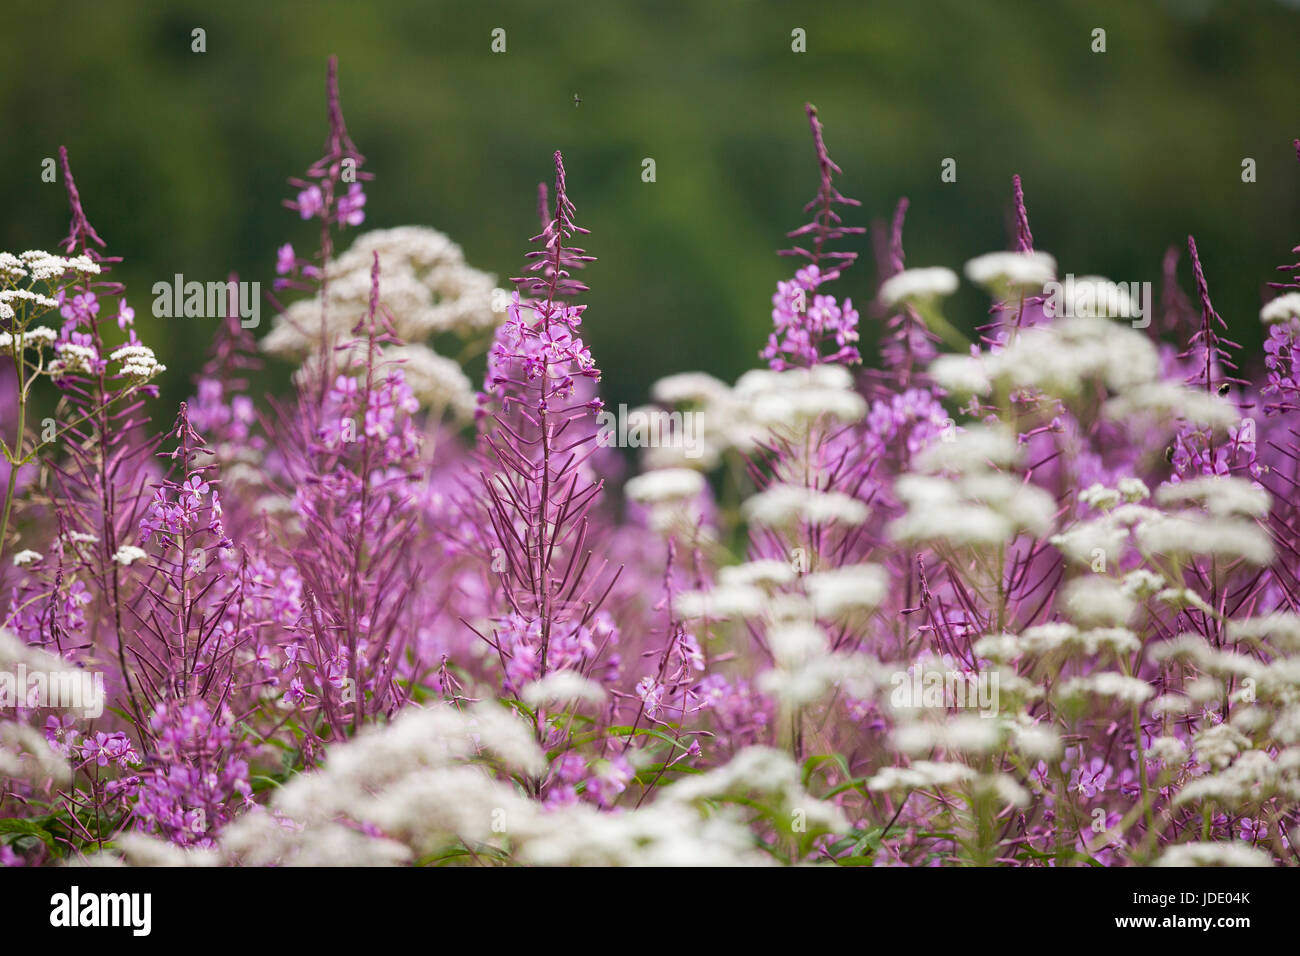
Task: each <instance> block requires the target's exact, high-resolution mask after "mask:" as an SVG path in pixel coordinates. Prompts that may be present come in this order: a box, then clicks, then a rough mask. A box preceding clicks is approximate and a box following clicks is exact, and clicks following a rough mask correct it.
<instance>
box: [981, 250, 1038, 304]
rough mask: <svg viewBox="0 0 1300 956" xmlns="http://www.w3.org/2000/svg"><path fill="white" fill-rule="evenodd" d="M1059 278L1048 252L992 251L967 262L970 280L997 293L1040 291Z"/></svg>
mask: <svg viewBox="0 0 1300 956" xmlns="http://www.w3.org/2000/svg"><path fill="white" fill-rule="evenodd" d="M1055 276H1056V260H1055V259H1053V258H1052V257H1051V256H1050V255H1048V254H1047V253H1046V252H990V253H988V254H987V255H983V256H978V257H976V258H974V259H971V260H970V261H969V262H967V263H966V277H967V278H968V279H970V280H971V282H974V283H975V284H977V285H982V286H985V287H987V288H989V289H991V290H993V291H994V292H995V293H998V294H1006V293H1012V292H1014V293H1019V292H1030V293H1032V292H1038V291H1040V290H1041V289H1042V288H1043V286H1044V285H1046V284H1047V283H1049V282H1051V281H1052V279H1053V278H1055Z"/></svg>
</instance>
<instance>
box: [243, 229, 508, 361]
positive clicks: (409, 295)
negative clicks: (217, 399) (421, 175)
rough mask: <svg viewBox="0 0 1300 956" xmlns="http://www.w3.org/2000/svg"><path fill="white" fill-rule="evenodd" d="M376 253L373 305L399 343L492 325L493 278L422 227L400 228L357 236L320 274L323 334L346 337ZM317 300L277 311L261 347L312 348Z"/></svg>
mask: <svg viewBox="0 0 1300 956" xmlns="http://www.w3.org/2000/svg"><path fill="white" fill-rule="evenodd" d="M375 253H378V254H379V270H380V272H379V275H380V280H379V281H380V297H379V301H380V305H381V306H382V307H383V308H385V309H387V310H388V312H389V314H391V316H392V318H393V323H394V327H395V329H396V331H397V334H398V336H400V337H401V338H402V339H403V340H404V341H406V342H410V343H418V342H422V341H424V340H425V339H427V338H429V337H431V336H434V335H438V334H441V333H445V332H453V333H456V334H459V335H470V334H474V333H477V332H482V331H486V330H490V329H492V328H495V327H496V325H497V324H498V323H499V322H500V320H501V318H502V316H503V315H504V310H502V312H501V313H497V312H494V311H493V308H492V307H493V304H494V301H493V300H494V298H497V299H500V300H501V301H504V299H503V298H502V296H501V295H500V294H496V295H494V293H499V290H496V288H495V279H494V277H493V276H491V275H489V274H487V273H484V272H480V271H479V270H477V269H474V268H472V267H471V266H470V265H469V264H468V263H466V262H465V255H464V253H463V252H462V251H461V248H460V246H458V245H457V244H456V243H454V242H452V241H451V239H449V238H448V237H447V236H445V235H443V234H442V233H441V232H438V231H437V230H436V229H430V228H427V227H424V226H399V227H397V228H395V229H377V230H374V231H372V232H367V233H363V234H361V235H360V236H358V237H357V239H356V241H355V242H353V244H352V246H351V248H349V249H348V250H347V251H346V252H344V253H342V254H341V255H339V256H338V258H337V259H335V261H334V262H333V263H332V264H331V266H330V268H329V273H328V276H327V280H328V281H327V290H328V293H327V294H328V296H329V301H328V302H327V303H326V306H327V309H326V316H327V319H328V322H329V329H328V332H329V334H331V335H332V336H335V337H345V336H347V335H348V334H349V332H350V330H351V329H352V328H353V327H354V326H355V325H356V324H357V323H358V322H359V321H361V320H362V319H363V318H365V316H366V314H367V312H368V310H369V305H370V270H371V266H372V264H373V256H374V254H375ZM320 315H321V300H320V296H319V295H316V296H313V297H311V298H308V299H304V300H300V301H298V302H295V303H293V304H292V305H290V306H289V307H288V309H287V310H286V311H285V312H284V313H282V314H281V315H279V316H277V317H276V319H275V323H274V325H273V326H272V328H271V331H270V333H268V334H267V336H266V337H265V338H264V339H263V340H262V347H263V348H264V349H265V350H266V351H268V352H271V353H273V354H276V355H282V356H285V357H291V358H303V357H305V356H307V355H310V354H311V353H312V351H313V350H314V349H316V348H317V346H318V343H319V336H320Z"/></svg>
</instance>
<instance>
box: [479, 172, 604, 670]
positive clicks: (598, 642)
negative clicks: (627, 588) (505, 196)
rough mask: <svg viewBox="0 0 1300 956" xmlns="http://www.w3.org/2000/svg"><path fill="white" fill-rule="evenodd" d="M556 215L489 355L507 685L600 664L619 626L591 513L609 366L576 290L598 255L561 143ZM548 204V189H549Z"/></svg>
mask: <svg viewBox="0 0 1300 956" xmlns="http://www.w3.org/2000/svg"><path fill="white" fill-rule="evenodd" d="M554 203H555V206H554V209H555V211H554V215H553V218H551V219H550V221H549V222H547V223H546V224H545V228H544V229H543V230H542V232H541V233H540V234H539V235H537V236H535V237H533V241H534V242H536V243H538V244H539V245H540V248H539V249H537V250H535V251H533V252H530V253H529V254H528V259H529V261H530V264H529V266H528V268H527V272H528V273H529V274H528V275H525V276H522V277H520V278H516V279H514V280H513V281H514V282H515V284H516V286H517V291H516V292H515V293H514V296H513V299H512V301H511V303H510V305H509V307H508V310H507V320H506V322H505V324H504V325H503V326H501V328H500V329H499V330H498V332H497V337H496V341H495V343H494V344H493V346H492V349H491V351H490V352H489V355H488V371H487V379H486V382H485V392H486V394H487V396H488V399H489V403H490V404H489V407H490V409H491V411H490V413H489V415H488V420H485V421H482V422H481V423H480V426H481V427H480V438H479V440H480V446H481V448H482V451H483V454H484V456H485V458H486V460H487V462H488V464H489V465H490V467H491V471H490V472H489V471H485V472H483V473H482V475H481V476H480V480H481V483H482V491H483V496H484V497H483V499H482V500H483V502H484V505H485V508H484V510H485V512H486V514H485V519H486V520H485V521H484V523H483V527H484V528H485V529H486V531H487V535H486V537H485V539H484V541H483V548H484V550H485V552H486V553H487V554H490V555H493V556H495V557H496V558H497V559H498V560H497V561H496V570H497V571H498V572H499V573H498V575H497V578H498V580H499V587H500V596H501V600H502V603H503V608H502V612H501V613H500V614H499V615H498V616H497V617H496V618H495V619H494V621H493V623H492V625H491V632H492V638H491V640H490V641H489V643H490V644H492V646H493V647H494V649H495V651H496V653H497V654H498V656H499V659H500V661H501V664H502V666H503V668H504V669H505V686H506V688H507V690H509V691H511V692H513V693H518V692H519V689H520V687H521V686H522V683H523V682H525V681H528V680H533V679H538V678H544V677H546V676H547V674H548V673H549V672H550V671H552V670H555V669H572V670H576V671H578V672H579V673H582V674H583V675H587V674H590V673H591V672H592V670H593V668H595V667H597V665H598V664H599V663H600V661H601V657H602V655H603V654H604V653H606V652H607V651H608V645H609V644H610V643H612V642H613V641H614V640H616V638H617V635H616V633H615V632H614V631H613V629H612V623H611V622H610V621H609V618H608V616H607V615H604V614H602V613H601V612H600V606H601V604H602V603H603V601H604V599H605V596H606V595H607V594H608V592H609V589H610V588H611V587H612V586H613V584H614V579H615V578H616V577H617V572H615V574H613V575H610V574H609V573H607V571H606V567H605V564H604V563H603V562H602V563H601V565H600V566H599V567H593V566H592V556H593V552H592V549H591V544H592V541H591V540H590V538H589V535H590V520H589V514H590V512H591V510H592V508H593V506H594V505H595V504H596V503H597V501H598V499H599V497H600V495H601V491H602V486H603V482H602V481H601V480H600V479H599V478H597V477H595V475H594V474H593V473H592V470H591V465H590V459H591V456H592V454H593V453H594V452H595V451H596V450H597V438H598V436H597V430H596V417H595V416H596V411H597V410H598V409H599V408H600V407H601V403H600V399H599V398H597V397H595V395H594V391H593V389H591V387H590V385H591V384H594V383H595V382H597V381H598V380H599V378H600V370H599V369H598V368H597V367H596V364H595V361H594V359H593V358H592V355H591V352H590V350H589V349H588V348H587V346H586V345H585V344H584V343H583V341H582V339H581V338H579V337H578V331H579V328H580V326H581V324H582V317H583V313H584V312H585V310H586V306H585V305H575V304H570V303H569V302H567V301H566V300H568V299H571V298H573V297H574V296H577V295H580V294H582V293H583V292H586V291H587V287H586V286H585V285H584V284H583V283H582V282H580V281H579V280H578V279H576V278H575V277H574V276H573V272H574V271H575V270H577V269H579V268H582V267H583V266H585V265H586V264H587V263H588V262H591V261H593V257H592V256H589V255H587V254H586V253H585V252H584V251H583V250H582V249H580V248H578V247H576V246H573V245H571V240H572V239H573V238H574V237H575V236H578V235H582V234H585V233H586V231H587V230H585V229H583V228H582V227H580V226H578V225H577V224H576V223H575V222H574V206H573V203H572V201H571V200H570V199H569V194H568V188H567V184H566V181H565V173H564V162H563V158H562V157H561V155H560V153H559V152H558V151H557V152H556V153H555V192H554ZM539 211H540V212H541V213H542V214H545V212H546V197H545V194H544V193H540V192H539Z"/></svg>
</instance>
